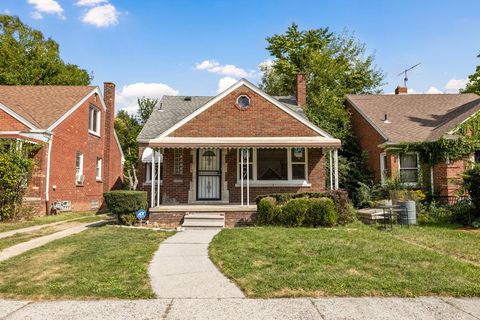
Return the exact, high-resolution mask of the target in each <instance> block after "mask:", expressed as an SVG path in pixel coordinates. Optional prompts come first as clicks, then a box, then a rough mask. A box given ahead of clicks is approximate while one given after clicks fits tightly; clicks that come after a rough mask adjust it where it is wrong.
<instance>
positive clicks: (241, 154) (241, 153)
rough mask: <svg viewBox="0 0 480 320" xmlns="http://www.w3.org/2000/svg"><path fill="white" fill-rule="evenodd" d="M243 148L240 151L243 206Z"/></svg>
mask: <svg viewBox="0 0 480 320" xmlns="http://www.w3.org/2000/svg"><path fill="white" fill-rule="evenodd" d="M243 150H244V149H243V148H241V149H240V199H241V205H242V206H243Z"/></svg>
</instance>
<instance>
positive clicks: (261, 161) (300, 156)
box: [237, 148, 308, 183]
mask: <svg viewBox="0 0 480 320" xmlns="http://www.w3.org/2000/svg"><path fill="white" fill-rule="evenodd" d="M240 156H241V152H240V150H237V182H239V181H240V174H241V158H240ZM246 157H247V152H246V149H245V152H244V159H243V166H244V171H243V173H244V179H246V178H247V177H246V166H247V164H246V162H247V159H246ZM307 158H308V157H307V150H306V149H305V148H278V149H267V148H259V149H249V159H248V163H249V164H248V165H249V179H250V180H251V181H253V182H254V183H255V182H258V183H262V182H263V183H268V182H272V183H274V182H279V183H288V182H289V181H290V182H302V183H304V182H306V181H307V180H308V172H307V168H308V159H307Z"/></svg>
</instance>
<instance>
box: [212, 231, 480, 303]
mask: <svg viewBox="0 0 480 320" xmlns="http://www.w3.org/2000/svg"><path fill="white" fill-rule="evenodd" d="M412 229H413V228H412ZM395 236H396V235H393V234H391V233H390V232H384V231H379V230H376V229H375V228H373V227H369V226H364V225H362V224H360V223H355V224H351V225H348V226H344V227H337V228H321V229H307V228H281V227H265V228H259V227H257V228H238V229H224V230H222V232H221V233H220V234H218V235H217V236H216V237H215V238H214V240H213V242H212V244H211V246H210V257H211V258H212V260H213V261H214V263H215V264H216V265H217V266H218V267H219V268H220V270H221V271H223V273H224V274H225V275H227V276H228V277H230V278H231V279H233V280H234V281H235V282H236V283H237V284H238V285H239V286H240V288H242V289H243V290H244V292H245V293H246V294H247V295H248V296H249V297H260V298H271V297H300V296H313V297H320V296H409V297H410V296H423V295H445V296H480V268H479V267H476V266H474V265H472V264H469V263H466V262H462V261H459V260H456V259H454V258H451V257H449V256H446V255H444V254H440V253H436V252H433V251H431V250H427V249H424V248H421V247H418V246H416V245H412V244H409V243H406V242H404V241H401V240H399V239H396V238H395Z"/></svg>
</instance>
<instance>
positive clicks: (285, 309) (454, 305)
mask: <svg viewBox="0 0 480 320" xmlns="http://www.w3.org/2000/svg"><path fill="white" fill-rule="evenodd" d="M0 319H39V320H42V319H49V320H55V319H59V320H60V319H62V320H63V319H92V320H93V319H125V320H128V319H220V320H221V319H235V320H242V319H245V320H254V319H282V320H287V319H325V320H334V319H362V320H363V319H365V320H367V319H368V320H377V319H378V320H380V319H382V320H384V319H385V320H390V319H392V320H393V319H395V320H404V319H405V320H406V319H409V320H410V319H426V320H428V319H438V320H443V319H445V320H451V319H458V320H462V319H465V320H475V319H477V320H478V319H480V299H479V298H465V299H455V298H430V297H429V298H415V299H405V298H324V299H269V300H260V299H158V300H100V301H50V302H29V301H12V300H0Z"/></svg>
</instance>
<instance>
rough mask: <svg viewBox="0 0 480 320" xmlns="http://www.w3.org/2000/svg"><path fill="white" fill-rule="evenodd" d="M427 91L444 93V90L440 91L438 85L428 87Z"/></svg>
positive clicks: (429, 92)
mask: <svg viewBox="0 0 480 320" xmlns="http://www.w3.org/2000/svg"><path fill="white" fill-rule="evenodd" d="M427 93H428V94H438V93H443V92H442V91H440V90H439V89H438V88H436V87H430V88H428V90H427Z"/></svg>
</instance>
